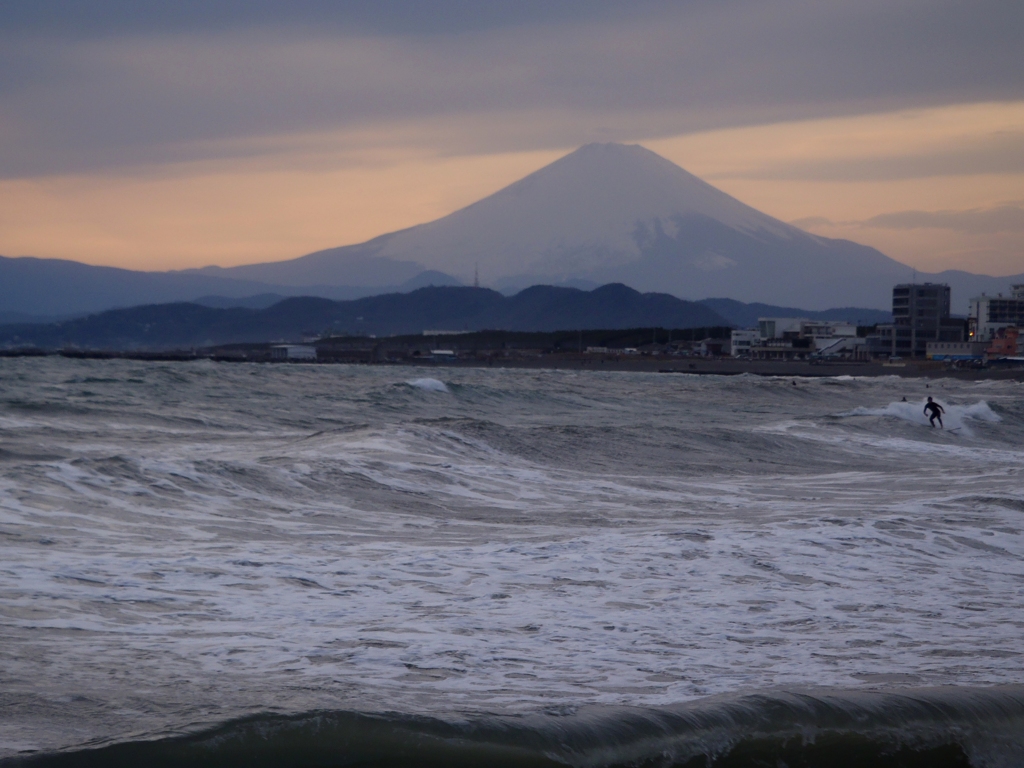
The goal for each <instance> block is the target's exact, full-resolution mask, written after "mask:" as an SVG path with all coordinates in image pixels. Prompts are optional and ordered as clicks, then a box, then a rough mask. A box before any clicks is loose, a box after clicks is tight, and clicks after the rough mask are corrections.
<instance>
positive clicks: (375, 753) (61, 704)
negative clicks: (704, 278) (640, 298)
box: [0, 357, 1024, 766]
mask: <svg viewBox="0 0 1024 768" xmlns="http://www.w3.org/2000/svg"><path fill="white" fill-rule="evenodd" d="M424 374H428V375H424ZM929 395H930V396H933V397H934V398H935V399H936V400H937V401H938V402H939V403H941V404H942V405H943V406H944V407H945V409H946V414H945V416H944V417H943V418H944V421H945V424H944V426H945V429H940V428H938V427H934V428H933V427H932V426H930V425H929V422H928V419H927V418H926V417H925V415H924V413H923V405H924V402H925V398H926V396H929ZM1022 556H1024V385H1022V384H1021V383H1017V382H1009V381H999V382H990V381H980V382H971V381H956V380H950V379H935V380H923V379H902V378H897V377H883V378H857V377H838V378H821V379H796V380H794V379H790V378H767V377H752V376H746V375H743V376H735V377H716V376H689V375H670V374H653V373H650V374H649V373H612V372H608V373H600V372H592V371H580V372H575V371H537V370H506V369H470V368H444V367H439V368H429V369H424V368H403V367H390V366H377V367H367V366H343V365H332V366H317V365H253V364H231V363H214V362H209V361H196V362H178V363H147V362H133V361H117V360H108V361H88V360H69V359H63V358H53V357H51V358H44V359H38V358H23V359H4V360H0V764H4V765H6V764H7V763H10V764H12V765H21V764H30V765H67V766H74V765H115V764H116V765H122V764H123V765H138V764H153V765H156V764H167V765H182V764H188V765H200V764H202V765H207V764H208V765H228V764H239V765H275V766H276V765H324V764H332V765H333V764H338V765H344V764H360V765H406V764H409V765H413V764H415V765H428V764H438V765H442V764H465V765H498V764H509V765H548V764H550V765H565V764H568V765H594V766H598V765H619V764H622V765H626V764H631V765H632V764H649V765H702V766H703V765H709V764H715V765H719V764H721V765H737V766H738V765H759V764H771V765H776V764H786V765H812V764H813V765H819V764H820V765H840V764H841V765H847V764H853V763H849V762H846V763H844V762H842V760H843V759H849V756H850V755H858V754H859V755H861V757H862V758H863V760H865V761H867V762H865V763H864V764H875V765H883V764H885V765H888V764H892V765H897V764H899V765H904V764H907V765H909V764H913V765H967V764H972V765H1015V764H1016V765H1020V764H1022V763H1024V736H1021V734H1022V733H1024V687H1022V684H1024V639H1022V638H1024V560H1022ZM858 749H861V750H862V752H857V750H858ZM146 750H149V751H146ZM744 750H746V751H744ZM786 750H790V752H787V751H786ZM793 750H796V751H795V752H793ZM814 750H818V751H817V752H815V751H814ZM864 750H866V751H864ZM908 750H909V751H908ZM744 755H746V757H744ZM815 755H817V757H815ZM901 755H902V757H901ZM907 755H911V757H912V758H913V759H916V760H918V761H919V762H916V763H910V762H903V763H901V762H898V761H899V760H903V759H910V758H907V757H906V756H907ZM858 759H860V758H858ZM90 760H92V761H93V762H89V761H90ZM744 760H746V762H744ZM758 760H760V761H761V762H757V761H758ZM801 760H803V761H804V762H800V761H801ZM814 760H817V761H818V762H814ZM885 760H895V761H897V762H891V763H885V762H884V761H885ZM161 761H164V762H161ZM645 761H646V762H645ZM688 761H690V762H688ZM693 761H697V762H693ZM729 761H732V762H729Z"/></svg>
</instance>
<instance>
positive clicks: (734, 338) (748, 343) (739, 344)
mask: <svg viewBox="0 0 1024 768" xmlns="http://www.w3.org/2000/svg"><path fill="white" fill-rule="evenodd" d="M760 341H761V332H760V331H754V330H750V329H744V330H736V331H733V332H732V335H731V337H730V341H729V347H730V349H731V351H732V356H733V357H750V348H751V347H752V346H754V345H756V344H757V343H758V342H760Z"/></svg>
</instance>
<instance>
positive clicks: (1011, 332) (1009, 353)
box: [979, 325, 1024, 358]
mask: <svg viewBox="0 0 1024 768" xmlns="http://www.w3.org/2000/svg"><path fill="white" fill-rule="evenodd" d="M979 343H980V344H982V345H985V344H987V345H988V347H987V348H986V349H985V353H986V354H987V355H988V356H989V357H992V358H999V357H1018V356H1019V355H1021V354H1022V353H1024V349H1022V347H1024V338H1021V335H1020V328H1018V327H1017V326H1015V325H1010V326H1007V327H1006V328H1000V329H999V330H998V331H996V334H995V336H994V337H993V338H992V340H991V341H988V342H985V341H981V342H979Z"/></svg>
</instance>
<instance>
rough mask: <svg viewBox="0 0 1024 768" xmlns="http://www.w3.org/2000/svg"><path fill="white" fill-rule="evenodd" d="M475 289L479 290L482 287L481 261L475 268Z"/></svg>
mask: <svg viewBox="0 0 1024 768" xmlns="http://www.w3.org/2000/svg"><path fill="white" fill-rule="evenodd" d="M473 287H474V288H479V287H480V262H479V261H478V262H477V263H476V266H475V267H473Z"/></svg>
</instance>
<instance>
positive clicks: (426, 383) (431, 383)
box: [406, 378, 448, 392]
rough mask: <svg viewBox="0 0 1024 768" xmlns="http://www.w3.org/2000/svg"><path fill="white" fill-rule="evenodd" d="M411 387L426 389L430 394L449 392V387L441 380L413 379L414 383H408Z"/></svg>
mask: <svg viewBox="0 0 1024 768" xmlns="http://www.w3.org/2000/svg"><path fill="white" fill-rule="evenodd" d="M406 383H407V384H408V385H409V386H410V387H416V389H425V390H428V391H430V392H447V391H448V385H447V384H445V383H444V382H443V381H440V380H439V379H430V378H426V379H413V380H412V381H409V382H406Z"/></svg>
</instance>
